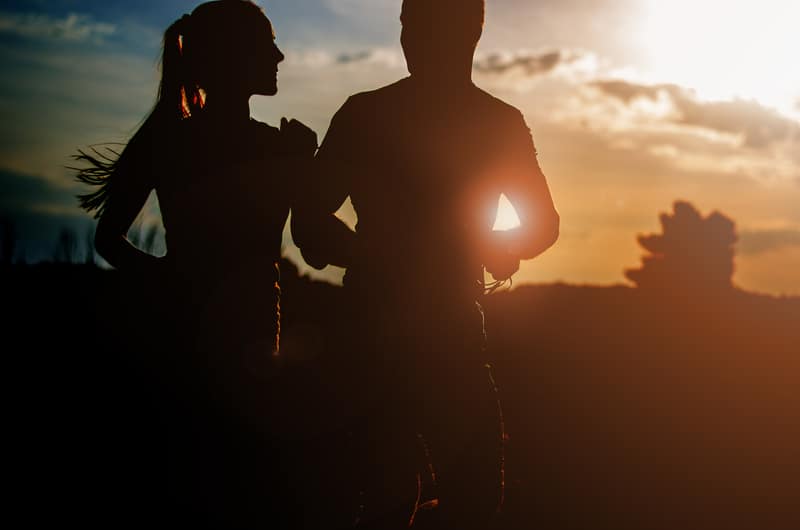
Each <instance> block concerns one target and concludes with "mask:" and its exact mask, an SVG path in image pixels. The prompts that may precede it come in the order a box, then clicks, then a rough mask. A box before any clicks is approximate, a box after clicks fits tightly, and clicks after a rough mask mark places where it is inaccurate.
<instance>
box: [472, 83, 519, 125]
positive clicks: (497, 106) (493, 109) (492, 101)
mask: <svg viewBox="0 0 800 530" xmlns="http://www.w3.org/2000/svg"><path fill="white" fill-rule="evenodd" d="M474 99H475V108H476V109H480V111H481V112H484V113H486V114H489V115H492V116H493V117H495V118H496V119H499V120H503V121H508V122H511V123H514V124H519V123H520V122H524V118H523V116H522V112H521V111H520V110H519V109H518V108H517V107H515V106H514V105H512V104H510V103H507V102H505V101H503V100H502V99H500V98H498V97H497V96H494V95H492V94H490V93H489V92H487V91H485V90H483V89H482V88H480V87H477V86H476V87H475V92H474Z"/></svg>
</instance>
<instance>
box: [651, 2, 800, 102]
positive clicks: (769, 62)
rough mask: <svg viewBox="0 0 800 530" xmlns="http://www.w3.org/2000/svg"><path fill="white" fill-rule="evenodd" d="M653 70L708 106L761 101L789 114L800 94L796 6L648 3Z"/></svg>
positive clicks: (798, 10) (798, 13) (799, 13)
mask: <svg viewBox="0 0 800 530" xmlns="http://www.w3.org/2000/svg"><path fill="white" fill-rule="evenodd" d="M645 1H646V3H647V7H646V9H645V13H646V14H645V18H644V20H643V23H642V26H641V27H642V33H641V35H640V37H639V39H638V40H639V42H640V43H641V46H642V47H643V51H644V56H645V60H646V62H647V66H646V68H647V71H648V72H649V73H650V74H651V75H652V76H653V77H654V78H658V80H659V81H668V82H673V83H678V84H681V85H683V86H686V87H689V88H692V89H694V90H696V91H697V94H698V96H699V97H701V98H704V99H730V98H737V97H738V98H744V99H755V100H758V101H759V102H761V103H763V104H765V105H767V106H771V107H774V108H776V109H778V110H783V111H787V112H789V113H791V112H793V111H795V110H796V109H794V108H793V107H794V105H795V104H796V99H797V97H798V94H800V68H799V67H798V66H797V64H798V58H797V55H798V50H800V47H798V43H800V40H798V30H797V27H798V21H800V2H797V1H795V0H759V1H753V0H670V1H664V0H645Z"/></svg>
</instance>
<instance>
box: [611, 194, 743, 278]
mask: <svg viewBox="0 0 800 530" xmlns="http://www.w3.org/2000/svg"><path fill="white" fill-rule="evenodd" d="M673 208H674V212H673V213H672V214H671V215H670V214H668V213H662V214H661V216H660V219H661V226H662V233H661V234H648V235H640V236H639V237H638V241H639V244H640V245H641V246H642V247H643V248H644V249H645V250H647V251H648V252H649V254H647V255H645V256H644V257H643V258H642V266H641V267H640V268H638V269H629V270H626V271H625V276H626V277H628V279H630V280H631V281H633V282H634V283H635V284H636V286H637V287H639V288H642V289H657V290H668V291H674V290H687V289H688V290H700V291H703V290H705V291H708V290H724V289H731V288H732V283H731V278H732V276H733V271H734V264H733V258H734V254H735V250H734V244H735V243H736V240H737V235H736V225H735V223H734V222H733V220H731V219H730V218H728V217H726V216H725V215H723V214H721V213H719V212H713V213H711V214H710V215H708V216H706V217H703V215H702V214H701V213H700V212H699V211H698V210H697V209H696V208H695V207H694V206H693V205H692V204H690V203H688V202H685V201H677V202H675V204H674V206H673Z"/></svg>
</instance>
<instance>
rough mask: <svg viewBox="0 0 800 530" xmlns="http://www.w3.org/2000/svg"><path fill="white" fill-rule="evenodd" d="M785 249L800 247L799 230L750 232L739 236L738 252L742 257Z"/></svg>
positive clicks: (785, 229)
mask: <svg viewBox="0 0 800 530" xmlns="http://www.w3.org/2000/svg"><path fill="white" fill-rule="evenodd" d="M786 247H800V229H795V228H784V229H776V230H752V231H745V232H742V233H741V234H740V235H739V246H738V250H739V252H740V253H741V254H743V255H749V256H753V255H757V254H764V253H766V252H769V251H772V250H778V249H782V248H786Z"/></svg>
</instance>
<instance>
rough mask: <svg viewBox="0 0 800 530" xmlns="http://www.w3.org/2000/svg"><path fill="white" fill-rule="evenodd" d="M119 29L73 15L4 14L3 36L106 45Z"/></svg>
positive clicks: (1, 22)
mask: <svg viewBox="0 0 800 530" xmlns="http://www.w3.org/2000/svg"><path fill="white" fill-rule="evenodd" d="M116 31H117V27H116V26H115V25H114V24H108V23H106V22H96V21H94V20H93V19H92V17H91V16H89V15H82V14H76V13H70V14H69V15H67V16H66V17H65V18H53V17H51V16H49V15H43V14H33V13H0V33H5V34H11V35H16V36H19V37H25V38H33V39H47V40H56V41H71V42H88V41H91V42H102V41H103V39H104V38H105V37H108V36H110V35H113V34H114V33H116Z"/></svg>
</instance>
